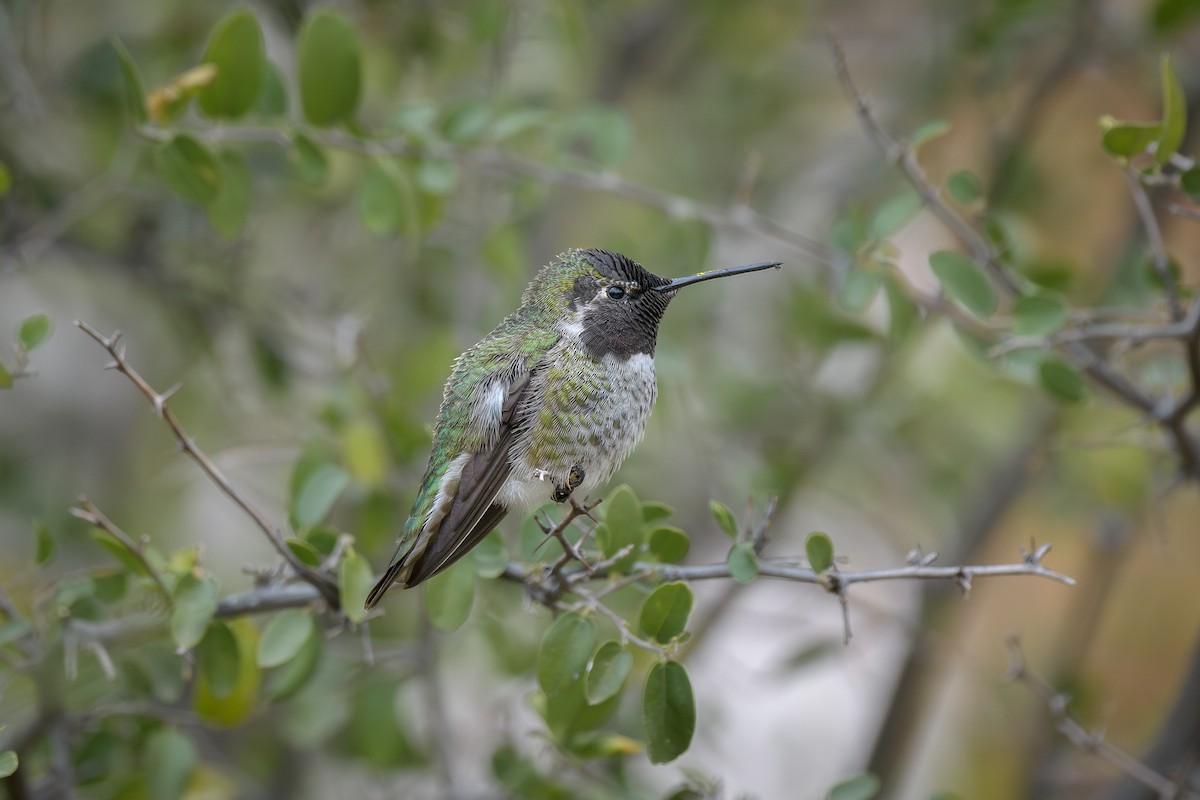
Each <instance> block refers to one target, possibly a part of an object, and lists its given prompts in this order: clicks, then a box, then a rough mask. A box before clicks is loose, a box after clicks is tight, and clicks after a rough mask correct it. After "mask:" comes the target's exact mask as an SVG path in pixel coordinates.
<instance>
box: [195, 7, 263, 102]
mask: <svg viewBox="0 0 1200 800" xmlns="http://www.w3.org/2000/svg"><path fill="white" fill-rule="evenodd" d="M201 62H202V63H206V64H212V65H213V66H215V67H216V68H217V77H215V78H214V79H213V80H212V81H211V82H210V83H208V84H207V85H206V86H204V87H203V88H202V89H201V90H200V94H199V97H198V99H199V101H200V109H201V110H202V111H203V112H204V113H205V114H207V115H208V116H210V117H221V118H225V119H235V118H237V117H240V116H242V115H243V114H245V113H246V112H247V111H249V110H250V109H251V108H253V107H254V102H255V101H256V100H257V99H258V93H259V91H260V90H261V89H262V83H263V72H264V69H265V66H266V60H265V58H264V55H263V34H262V29H261V28H259V26H258V19H257V18H256V17H255V16H254V14H253V12H251V11H250V10H249V9H244V8H243V9H241V10H239V11H234V12H233V13H231V14H229V15H227V16H226V17H225V18H224V19H222V20H221V21H220V22H218V23H217V27H216V28H215V29H214V30H213V34H212V38H211V39H209V40H208V46H207V47H206V48H205V49H204V56H203V57H202V58H201Z"/></svg>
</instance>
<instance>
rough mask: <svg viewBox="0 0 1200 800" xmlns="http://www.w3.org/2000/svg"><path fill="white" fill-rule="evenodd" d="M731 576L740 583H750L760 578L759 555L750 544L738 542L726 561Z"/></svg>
mask: <svg viewBox="0 0 1200 800" xmlns="http://www.w3.org/2000/svg"><path fill="white" fill-rule="evenodd" d="M726 563H727V564H728V565H729V575H730V577H732V578H733V579H734V580H735V581H737V582H738V583H749V582H750V581H752V580H754V579H755V578H757V577H758V555H757V554H756V553H755V552H754V545H752V544H751V543H750V542H738V543H737V544H735V545H734V546H733V548H732V549H731V550H730V551H729V557H728V558H727V559H726Z"/></svg>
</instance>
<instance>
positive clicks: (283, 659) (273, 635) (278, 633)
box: [258, 608, 316, 669]
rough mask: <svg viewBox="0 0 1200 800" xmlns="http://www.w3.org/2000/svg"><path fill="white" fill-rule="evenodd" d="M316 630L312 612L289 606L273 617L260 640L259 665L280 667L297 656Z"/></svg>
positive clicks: (265, 667)
mask: <svg viewBox="0 0 1200 800" xmlns="http://www.w3.org/2000/svg"><path fill="white" fill-rule="evenodd" d="M315 631H316V625H315V624H314V623H313V618H312V614H311V613H309V612H308V611H305V610H304V609H300V608H288V609H284V610H283V611H280V612H279V613H278V614H276V615H275V616H273V617H271V619H270V621H268V622H267V624H266V625H265V626H264V627H263V631H262V637H261V638H260V639H259V640H258V666H260V667H262V668H263V669H269V668H271V667H278V666H280V665H281V664H286V663H287V662H289V661H291V660H292V659H293V658H295V657H296V654H297V653H299V652H300V650H301V649H302V648H303V647H304V643H305V642H307V641H308V639H309V637H310V636H312V635H313V634H314V633H315Z"/></svg>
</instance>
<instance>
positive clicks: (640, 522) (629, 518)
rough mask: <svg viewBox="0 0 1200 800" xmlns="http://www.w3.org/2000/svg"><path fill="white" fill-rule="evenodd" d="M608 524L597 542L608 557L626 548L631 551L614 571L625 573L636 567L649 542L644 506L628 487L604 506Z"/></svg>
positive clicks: (598, 536)
mask: <svg viewBox="0 0 1200 800" xmlns="http://www.w3.org/2000/svg"><path fill="white" fill-rule="evenodd" d="M603 508H604V509H605V512H604V524H603V525H601V526H600V527H599V528H597V530H596V542H597V544H599V545H600V550H601V552H603V553H604V555H605V556H608V557H610V558H611V557H612V556H614V555H616V554H617V553H618V552H620V551H621V550H623V549H624V548H626V547H630V548H631V550H630V552H629V554H628V555H627V556H625V557H624V558H622V559H621V560H620V561H618V562H617V563H616V564H615V565H614V566H613V569H614V570H616V571H617V572H624V571H626V570H628V569H629V568H630V567H632V566H633V564H634V562H636V561H637V559H638V556H639V555H640V552H639V551H640V548H641V547H642V545H643V544H644V543H645V541H646V523H645V518H644V517H643V516H642V507H641V503H640V502H639V501H638V498H637V495H635V494H634V493H633V490H632V489H630V488H629V487H628V486H619V487H617V489H616V490H615V491H613V493H612V494H610V495H609V496H608V500H607V501H606V502H605V503H604V506H603Z"/></svg>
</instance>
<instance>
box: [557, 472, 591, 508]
mask: <svg viewBox="0 0 1200 800" xmlns="http://www.w3.org/2000/svg"><path fill="white" fill-rule="evenodd" d="M586 476H587V473H586V472H584V469H583V464H576V465H575V466H573V467H571V469H570V471H569V472H568V473H567V482H566V483H560V484H558V485H557V486H555V487H554V494H553V495H551V498H550V499H551V500H553V501H554V502H556V503H565V502H567V499H568V498H569V497H570V496H571V492H573V491H575V490H576V489H578V488H579V486H580V485H581V484H582V483H583V479H584V478H585V477H586Z"/></svg>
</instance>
